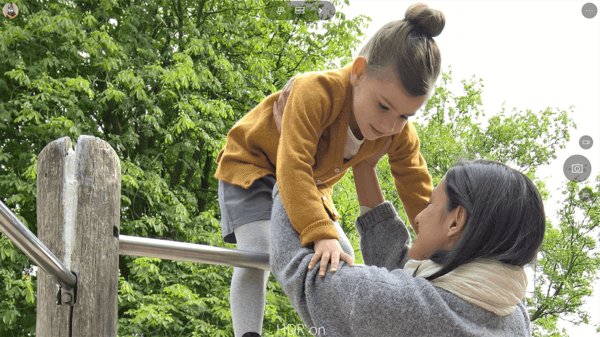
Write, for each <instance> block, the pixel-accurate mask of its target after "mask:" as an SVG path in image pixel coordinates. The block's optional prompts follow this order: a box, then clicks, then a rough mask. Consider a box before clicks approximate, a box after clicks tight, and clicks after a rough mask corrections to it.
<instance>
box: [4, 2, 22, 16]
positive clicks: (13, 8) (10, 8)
mask: <svg viewBox="0 0 600 337" xmlns="http://www.w3.org/2000/svg"><path fill="white" fill-rule="evenodd" d="M2 14H4V16H6V17H7V18H9V19H14V18H16V17H17V14H19V8H17V5H15V4H14V3H12V2H9V3H7V4H6V5H4V7H3V8H2Z"/></svg>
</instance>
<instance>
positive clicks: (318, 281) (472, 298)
mask: <svg viewBox="0 0 600 337" xmlns="http://www.w3.org/2000/svg"><path fill="white" fill-rule="evenodd" d="M355 174H356V176H355V179H356V180H357V181H365V180H367V179H370V180H371V181H376V176H375V177H373V176H374V175H375V171H374V169H372V168H369V169H361V170H357V171H356V173H355ZM369 186H370V187H369V188H370V190H369V191H368V192H367V193H368V194H369V195H370V197H369V198H368V200H370V201H371V202H373V200H374V199H376V200H377V202H376V203H377V206H375V207H374V208H373V209H371V210H369V211H367V212H366V213H365V214H362V215H361V216H359V217H358V218H357V220H356V228H357V231H358V233H359V235H360V248H361V251H362V253H363V257H364V261H365V264H366V266H365V267H351V266H348V265H347V263H340V265H339V267H337V266H333V265H332V266H331V267H332V269H333V268H334V267H337V268H336V269H337V271H335V272H334V273H327V274H325V273H324V272H325V270H326V267H327V266H320V265H319V263H320V262H318V263H317V264H316V265H314V266H313V268H310V269H309V264H310V260H311V257H312V255H313V254H314V251H313V249H312V247H311V246H307V247H303V246H302V245H301V244H300V240H299V234H298V233H297V232H296V230H295V229H294V227H293V226H292V224H291V223H290V221H289V218H288V216H287V214H286V211H285V209H284V207H283V205H282V203H281V198H280V196H279V194H278V188H277V185H275V187H274V189H273V211H272V223H271V248H270V254H271V259H270V266H271V272H272V273H273V275H274V277H275V279H276V280H277V282H278V283H279V284H280V285H281V287H282V288H283V290H284V291H285V293H286V294H287V295H288V297H289V298H290V301H291V302H292V304H293V306H294V308H295V309H296V311H297V312H298V313H299V315H300V317H301V318H302V319H303V321H304V322H305V324H306V326H307V327H308V328H310V330H311V331H310V332H311V333H312V334H315V335H323V336H399V335H400V336H531V324H530V319H529V314H528V312H527V309H526V307H525V306H524V305H523V303H522V301H524V297H525V291H526V289H527V277H526V275H525V272H524V271H523V266H524V265H526V264H528V263H530V262H532V261H533V260H534V259H535V257H536V255H537V252H538V251H539V248H540V246H541V244H542V241H543V239H544V233H545V214H544V206H543V203H542V198H541V196H540V193H539V191H538V190H537V188H536V187H535V185H534V184H533V182H531V180H530V179H529V178H527V177H526V176H525V175H524V174H522V173H520V172H518V171H516V170H513V169H511V168H509V167H508V166H506V165H503V164H501V163H497V162H493V161H486V160H477V161H472V162H466V161H464V162H459V163H458V164H457V165H456V166H454V167H452V168H451V169H450V170H449V171H448V172H447V173H446V176H445V177H444V178H443V179H442V180H441V181H440V183H439V185H438V186H437V187H436V188H435V189H434V191H433V193H432V195H431V198H430V200H429V202H428V206H427V208H426V209H425V210H423V211H422V212H421V213H419V214H418V215H417V216H416V217H415V221H416V223H417V226H418V228H419V229H420V230H419V234H418V237H417V238H416V239H415V241H414V242H413V244H412V246H410V248H409V243H410V236H409V234H408V231H407V229H406V226H405V224H404V223H403V222H402V221H401V220H400V219H399V218H398V215H397V213H396V210H395V209H394V207H393V205H392V204H391V203H390V202H389V201H385V202H384V200H383V195H382V194H381V190H380V189H379V184H378V183H375V184H370V185H369ZM358 193H361V192H360V191H358ZM373 195H376V196H377V197H375V198H373V197H372V196H373ZM362 199H363V200H365V197H364V194H363V198H362ZM360 200H361V199H359V202H361V201H360ZM361 206H368V205H364V204H363V203H362V202H361ZM335 227H336V230H337V232H338V234H339V235H340V237H341V236H345V235H344V232H343V230H342V229H341V227H340V226H339V223H338V222H337V221H336V222H335ZM349 253H351V252H344V253H342V254H341V256H340V257H339V259H340V260H342V261H347V257H346V256H344V254H349ZM409 258H410V259H412V260H409ZM327 260H329V257H328V258H327ZM318 271H321V272H322V274H321V275H324V277H318V275H317V273H318Z"/></svg>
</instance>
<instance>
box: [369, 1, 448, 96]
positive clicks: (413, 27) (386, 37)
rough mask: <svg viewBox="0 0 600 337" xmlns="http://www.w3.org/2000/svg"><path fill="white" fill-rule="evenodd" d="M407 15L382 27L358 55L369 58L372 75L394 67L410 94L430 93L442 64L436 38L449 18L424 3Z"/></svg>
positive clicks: (421, 94) (370, 75)
mask: <svg viewBox="0 0 600 337" xmlns="http://www.w3.org/2000/svg"><path fill="white" fill-rule="evenodd" d="M404 16H405V18H404V19H402V20H396V21H392V22H390V23H388V24H386V25H385V26H383V27H382V28H381V29H379V30H378V31H377V33H375V35H373V37H372V38H371V39H370V40H369V41H368V42H367V44H366V45H365V46H364V47H363V48H362V49H361V51H360V52H359V54H358V56H363V57H365V58H366V59H367V62H368V64H367V75H369V77H373V76H374V75H375V74H374V73H375V72H379V71H382V70H384V69H385V68H388V67H391V68H392V69H393V70H394V72H395V73H396V77H397V78H398V79H399V80H400V84H401V85H402V87H403V88H404V90H405V91H406V92H407V93H408V95H410V96H412V97H418V96H423V95H430V94H431V92H432V91H433V89H434V87H435V82H436V81H437V78H438V76H439V74H440V70H441V63H442V56H441V54H440V50H439V48H438V46H437V43H435V40H434V39H433V38H434V37H436V36H438V35H440V33H441V32H442V30H443V29H444V26H445V24H446V18H445V17H444V14H443V13H442V12H440V11H438V10H435V9H432V8H429V7H428V6H427V5H425V4H422V3H418V4H414V5H412V6H410V7H409V8H408V9H407V10H406V13H405V14H404Z"/></svg>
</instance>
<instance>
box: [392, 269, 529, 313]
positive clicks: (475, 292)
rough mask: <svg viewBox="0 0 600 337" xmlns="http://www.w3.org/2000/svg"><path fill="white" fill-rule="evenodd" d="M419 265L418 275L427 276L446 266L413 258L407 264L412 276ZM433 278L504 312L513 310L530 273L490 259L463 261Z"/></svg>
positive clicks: (468, 298)
mask: <svg viewBox="0 0 600 337" xmlns="http://www.w3.org/2000/svg"><path fill="white" fill-rule="evenodd" d="M417 268H418V271H417V275H416V276H418V277H423V278H425V277H428V276H430V275H433V274H434V273H435V272H437V271H438V270H440V269H442V265H440V264H437V263H435V262H433V261H431V260H422V261H417V260H409V261H408V262H407V263H406V265H405V266H404V270H406V271H407V272H409V273H410V275H411V276H412V275H413V273H414V271H415V269H417ZM431 282H432V283H433V285H434V286H436V287H440V288H443V289H445V290H447V291H449V292H451V293H453V294H454V295H456V296H458V297H460V298H462V299H464V300H465V301H468V302H470V303H473V304H475V305H477V306H479V307H481V308H483V309H485V310H488V311H492V312H494V313H496V314H497V315H500V316H506V315H509V314H511V313H512V312H513V311H514V310H515V305H516V304H517V303H518V302H520V301H521V300H522V299H523V298H524V297H525V291H526V290H527V275H526V274H525V271H524V270H523V268H522V267H517V266H511V265H508V264H504V263H502V262H500V261H497V260H489V259H486V260H483V259H478V260H475V261H473V262H470V263H467V264H464V265H461V266H459V267H458V268H456V269H454V270H453V271H451V272H450V273H448V274H446V275H444V276H441V277H438V278H436V279H434V280H432V281H431Z"/></svg>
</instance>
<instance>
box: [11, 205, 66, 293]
mask: <svg viewBox="0 0 600 337" xmlns="http://www.w3.org/2000/svg"><path fill="white" fill-rule="evenodd" d="M0 230H1V231H2V233H4V234H5V235H6V236H7V237H8V238H9V239H10V241H12V242H13V243H14V244H15V245H17V247H19V249H21V251H22V252H23V253H24V254H25V255H27V256H28V257H29V258H30V259H31V260H32V261H33V262H34V263H35V264H36V265H37V266H38V267H39V268H41V269H43V270H44V271H45V272H46V273H48V274H49V275H54V276H55V277H56V279H57V281H58V283H59V284H60V286H61V287H63V288H64V289H65V290H71V289H73V288H75V285H76V284H77V278H76V277H75V275H74V274H73V273H72V272H71V271H69V269H67V267H66V266H65V265H64V264H63V263H62V262H61V261H60V260H59V259H58V258H57V257H56V256H54V254H52V252H51V251H50V250H49V249H48V247H46V246H45V245H44V244H43V243H42V242H41V241H40V240H39V239H38V238H37V237H36V236H35V235H34V234H33V233H32V232H31V231H30V230H29V228H27V227H25V225H24V224H23V223H22V222H21V221H20V220H19V219H18V218H17V217H16V216H15V215H14V214H13V213H12V212H11V211H10V209H8V207H7V206H6V205H5V204H4V203H3V202H2V201H0Z"/></svg>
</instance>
